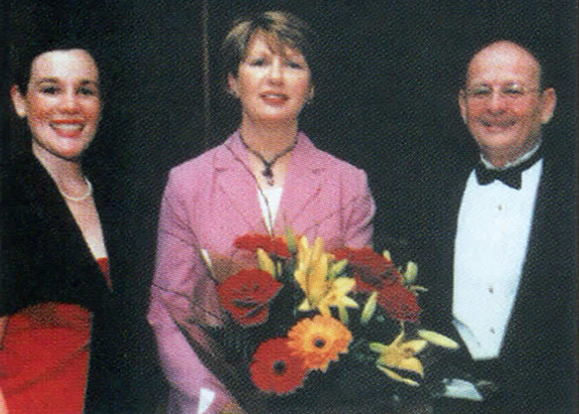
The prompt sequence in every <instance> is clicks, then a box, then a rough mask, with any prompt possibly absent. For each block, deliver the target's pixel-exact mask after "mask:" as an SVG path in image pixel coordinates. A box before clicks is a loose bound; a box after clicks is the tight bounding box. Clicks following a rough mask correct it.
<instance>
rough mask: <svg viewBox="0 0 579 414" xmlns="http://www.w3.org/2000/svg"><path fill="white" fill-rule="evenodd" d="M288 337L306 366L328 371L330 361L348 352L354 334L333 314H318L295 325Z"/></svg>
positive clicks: (295, 352)
mask: <svg viewBox="0 0 579 414" xmlns="http://www.w3.org/2000/svg"><path fill="white" fill-rule="evenodd" d="M288 338H289V341H288V346H289V347H290V349H291V350H292V354H294V355H298V356H300V357H301V358H303V359H304V361H305V366H306V368H308V369H320V370H322V371H326V369H327V368H328V364H329V363H330V361H337V360H338V357H339V354H343V353H346V352H348V345H349V344H350V341H351V340H352V334H351V333H350V331H349V330H348V328H346V327H345V326H344V324H342V323H341V322H340V321H338V320H336V319H334V318H332V317H331V316H324V315H317V316H314V317H313V318H311V319H310V318H308V319H302V320H301V321H300V322H298V323H297V324H296V325H294V326H293V328H291V330H290V331H289V333H288Z"/></svg>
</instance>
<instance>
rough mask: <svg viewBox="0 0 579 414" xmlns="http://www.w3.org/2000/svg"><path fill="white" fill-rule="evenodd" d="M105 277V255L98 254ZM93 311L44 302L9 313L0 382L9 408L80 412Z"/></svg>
mask: <svg viewBox="0 0 579 414" xmlns="http://www.w3.org/2000/svg"><path fill="white" fill-rule="evenodd" d="M98 262H99V265H100V267H101V269H102V270H103V273H104V274H105V276H106V278H107V281H108V280H109V277H108V273H109V270H108V260H107V259H106V258H103V259H99V261H98ZM91 324H92V313H91V312H90V311H88V310H86V309H85V308H83V307H81V306H80V305H75V304H67V303H57V302H47V303H40V304H37V305H33V306H30V307H28V308H25V309H23V310H21V311H20V312H18V313H16V314H14V315H11V316H10V317H9V318H8V323H7V325H6V330H5V332H4V340H3V342H2V348H1V351H0V388H2V391H3V392H4V397H5V399H6V405H7V407H8V412H9V414H80V413H82V412H83V408H84V396H85V391H86V385H87V374H88V361H89V354H90V335H91Z"/></svg>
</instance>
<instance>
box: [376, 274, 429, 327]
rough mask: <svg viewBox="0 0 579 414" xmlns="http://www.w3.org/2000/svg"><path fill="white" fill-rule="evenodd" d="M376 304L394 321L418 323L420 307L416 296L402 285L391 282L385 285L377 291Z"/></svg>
mask: <svg viewBox="0 0 579 414" xmlns="http://www.w3.org/2000/svg"><path fill="white" fill-rule="evenodd" d="M377 301H378V304H379V305H380V306H382V307H383V308H384V310H385V311H386V312H387V313H388V314H389V315H390V316H391V317H392V318H394V319H397V320H400V321H408V322H418V315H419V314H420V306H419V305H418V302H417V300H416V295H414V294H413V293H412V292H410V291H409V290H408V289H406V288H405V287H404V286H403V285H402V283H400V282H398V281H391V282H390V283H385V284H384V286H383V287H382V288H381V289H380V290H379V291H378V299H377Z"/></svg>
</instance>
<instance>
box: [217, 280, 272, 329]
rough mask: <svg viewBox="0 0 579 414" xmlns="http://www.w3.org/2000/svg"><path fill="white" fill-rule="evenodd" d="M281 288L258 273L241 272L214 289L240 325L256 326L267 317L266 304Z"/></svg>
mask: <svg viewBox="0 0 579 414" xmlns="http://www.w3.org/2000/svg"><path fill="white" fill-rule="evenodd" d="M281 287H282V284H281V283H280V282H278V281H277V280H275V279H274V278H273V276H272V275H270V274H269V273H267V272H266V271H263V270H260V269H250V270H242V271H240V272H238V273H236V274H234V275H232V276H230V277H228V278H227V279H226V280H225V281H224V282H223V283H221V284H219V285H218V286H217V292H218V294H219V302H220V303H221V306H223V307H224V308H225V309H226V310H227V311H229V313H230V314H231V316H232V317H233V318H234V319H235V320H236V321H237V322H239V323H240V324H241V325H258V324H261V323H263V322H265V321H266V320H267V318H268V316H269V303H270V301H271V300H272V299H273V298H274V297H275V296H276V295H277V293H278V291H279V290H280V289H281Z"/></svg>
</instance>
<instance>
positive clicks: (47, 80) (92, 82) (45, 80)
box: [35, 77, 100, 88]
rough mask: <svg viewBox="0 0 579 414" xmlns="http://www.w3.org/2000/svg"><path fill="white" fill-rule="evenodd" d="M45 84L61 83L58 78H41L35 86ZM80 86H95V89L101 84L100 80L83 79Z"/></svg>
mask: <svg viewBox="0 0 579 414" xmlns="http://www.w3.org/2000/svg"><path fill="white" fill-rule="evenodd" d="M44 83H48V84H56V83H59V79H58V78H52V77H49V78H40V79H38V80H37V81H36V82H35V85H42V84H44ZM80 85H81V86H85V85H93V86H95V87H97V88H98V87H99V86H100V83H99V81H98V80H92V79H82V80H81V81H80Z"/></svg>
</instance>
